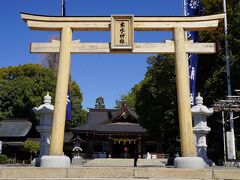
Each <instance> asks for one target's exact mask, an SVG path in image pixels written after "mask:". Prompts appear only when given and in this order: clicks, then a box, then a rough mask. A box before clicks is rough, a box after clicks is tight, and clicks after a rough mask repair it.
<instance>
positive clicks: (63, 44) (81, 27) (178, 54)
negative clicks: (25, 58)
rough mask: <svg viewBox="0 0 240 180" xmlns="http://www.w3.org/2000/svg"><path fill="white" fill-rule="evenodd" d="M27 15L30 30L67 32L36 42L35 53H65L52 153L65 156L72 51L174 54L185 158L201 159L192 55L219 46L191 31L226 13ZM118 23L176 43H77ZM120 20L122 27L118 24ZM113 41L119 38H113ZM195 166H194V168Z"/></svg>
mask: <svg viewBox="0 0 240 180" xmlns="http://www.w3.org/2000/svg"><path fill="white" fill-rule="evenodd" d="M21 17H22V19H23V20H24V21H25V22H26V23H27V25H28V26H29V28H30V29H33V30H45V31H61V40H60V41H52V42H50V43H31V50H30V51H31V52H32V53H60V58H59V66H58V74H57V87H56V95H55V108H54V115H53V125H52V135H51V148H50V151H51V152H50V153H51V155H52V156H62V155H63V138H64V128H65V114H66V99H67V89H68V81H69V73H70V56H71V53H80V54H94V53H96V54H110V53H131V54H154V53H156V54H160V53H172V54H173V53H174V54H175V64H176V65H175V71H176V87H177V98H178V114H179V129H180V139H181V152H182V156H183V157H186V158H188V157H194V156H195V153H194V152H195V151H194V148H195V147H194V142H193V129H192V116H191V108H190V90H189V72H188V58H187V53H195V54H211V53H215V51H216V48H215V44H214V43H194V42H192V41H188V40H187V39H186V37H185V31H205V30H214V29H216V28H217V27H218V24H219V21H220V20H222V19H223V18H224V14H218V15H211V16H198V17H136V16H135V17H133V16H132V17H131V16H130V18H129V15H118V16H112V17H56V16H54V17H53V16H40V15H32V14H25V13H22V14H21ZM127 17H128V18H127ZM118 19H120V21H121V20H122V21H124V22H129V23H128V26H129V27H128V28H130V29H131V28H132V31H133V30H134V31H172V32H173V35H174V38H173V41H166V42H164V43H135V42H134V41H133V37H134V34H132V37H130V39H129V42H128V44H124V43H122V42H123V41H122V40H124V42H125V39H122V40H121V38H122V37H120V35H121V34H118V36H119V37H117V38H116V39H115V40H117V41H119V42H116V41H115V40H113V39H112V40H111V43H82V42H80V41H73V40H72V32H73V31H110V30H111V28H112V27H113V28H114V26H116V25H117V26H118V28H119V27H121V24H120V25H119V24H118V23H119V22H116V21H117V20H118ZM114 20H116V21H115V22H116V24H112V22H114ZM131 26H132V27H131ZM113 30H114V29H112V31H113ZM129 32H131V31H129ZM122 35H123V34H122ZM130 36H131V35H130ZM112 38H114V37H113V36H112ZM131 39H132V42H131ZM120 41H121V42H120ZM112 43H114V44H112ZM111 44H112V45H111ZM64 165H65V164H64ZM64 165H63V166H64ZM180 166H181V165H180ZM190 166H192V164H191V165H190ZM190 166H186V167H190ZM183 167H185V166H183ZM196 168H198V167H196Z"/></svg>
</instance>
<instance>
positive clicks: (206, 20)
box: [21, 13, 224, 31]
mask: <svg viewBox="0 0 240 180" xmlns="http://www.w3.org/2000/svg"><path fill="white" fill-rule="evenodd" d="M21 17H22V19H23V20H24V21H25V22H26V23H27V24H28V26H29V28H30V29H33V30H46V31H59V30H61V29H62V28H63V27H71V28H72V30H74V31H109V30H110V28H111V27H110V25H111V17H99V16H98V17H62V16H41V15H34V14H26V13H21ZM223 18H224V14H217V15H210V16H198V17H189V16H187V17H161V16H158V17H144V16H142V17H140V16H139V17H138V16H136V17H134V30H135V31H172V30H173V29H174V28H176V27H181V28H183V29H184V30H186V31H204V30H209V29H215V28H217V27H218V23H219V20H222V19H223Z"/></svg>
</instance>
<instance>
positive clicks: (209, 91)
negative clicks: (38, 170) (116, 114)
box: [117, 0, 240, 136]
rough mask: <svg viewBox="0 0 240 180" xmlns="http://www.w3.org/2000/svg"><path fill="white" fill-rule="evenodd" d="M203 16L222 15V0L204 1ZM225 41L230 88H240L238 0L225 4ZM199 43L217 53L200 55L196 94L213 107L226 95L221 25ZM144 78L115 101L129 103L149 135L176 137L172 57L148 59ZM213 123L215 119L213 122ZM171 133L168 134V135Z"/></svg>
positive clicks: (222, 28) (162, 56)
mask: <svg viewBox="0 0 240 180" xmlns="http://www.w3.org/2000/svg"><path fill="white" fill-rule="evenodd" d="M201 2H202V11H201V12H202V15H211V14H217V13H222V11H223V4H222V0H203V1H201ZM227 9H228V30H229V31H228V33H229V35H228V37H227V39H228V42H229V49H230V69H231V82H232V89H239V88H240V83H239V82H240V75H239V74H240V51H239V49H240V1H239V0H234V1H227ZM199 35H200V38H199V39H200V42H215V43H216V45H217V53H216V54H213V55H200V57H199V61H198V74H197V91H199V92H201V93H202V96H203V97H204V104H205V105H207V106H212V105H213V103H214V101H216V100H217V99H222V98H225V96H226V95H227V81H226V61H225V43H224V38H225V36H224V26H223V22H221V23H220V26H219V28H218V29H217V30H215V31H206V32H200V33H199ZM148 64H149V67H148V70H147V73H146V74H145V78H144V80H143V81H141V82H140V83H139V84H137V85H135V86H134V87H133V88H132V89H131V91H130V92H129V93H128V94H126V95H123V96H122V97H121V99H120V100H118V101H117V107H119V105H120V104H121V103H122V102H123V101H126V102H127V103H129V104H131V106H133V108H134V109H135V110H136V112H137V114H138V115H139V122H140V124H141V125H142V126H143V127H145V128H147V129H148V130H149V132H151V133H152V134H157V133H161V132H165V134H166V135H169V134H171V135H172V136H175V135H176V134H177V133H176V132H177V129H178V125H177V124H178V116H177V104H176V103H177V98H176V86H175V83H176V82H175V74H174V72H175V70H174V66H175V65H174V61H173V57H172V56H166V55H158V56H153V57H149V59H148ZM214 121H216V120H214ZM169 132H170V133H169Z"/></svg>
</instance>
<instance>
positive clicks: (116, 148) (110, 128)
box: [71, 105, 163, 158]
mask: <svg viewBox="0 0 240 180" xmlns="http://www.w3.org/2000/svg"><path fill="white" fill-rule="evenodd" d="M137 118H138V116H137V114H136V113H135V112H134V111H132V110H131V109H130V107H129V106H128V105H123V106H122V107H121V108H120V109H93V108H91V109H89V112H88V117H87V121H86V124H85V125H83V126H81V127H76V128H72V129H71V131H72V133H73V134H74V135H75V136H79V137H81V138H82V139H84V140H85V141H86V142H87V143H86V144H82V146H83V153H84V154H85V155H86V157H88V158H133V156H134V152H135V149H137V150H138V152H139V155H140V156H143V155H144V154H146V153H147V152H150V153H152V154H155V155H156V156H155V157H157V155H159V156H160V154H162V153H163V148H162V147H161V144H160V141H159V140H156V138H154V139H153V138H152V137H151V136H150V135H149V134H148V133H147V130H146V129H144V128H143V127H141V126H140V125H139V124H138V121H137Z"/></svg>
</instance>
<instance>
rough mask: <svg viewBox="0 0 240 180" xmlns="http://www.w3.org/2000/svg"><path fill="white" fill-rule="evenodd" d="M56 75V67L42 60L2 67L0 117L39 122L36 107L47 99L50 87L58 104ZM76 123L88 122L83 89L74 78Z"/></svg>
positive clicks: (74, 114)
mask: <svg viewBox="0 0 240 180" xmlns="http://www.w3.org/2000/svg"><path fill="white" fill-rule="evenodd" d="M55 88H56V77H55V73H54V71H53V70H51V69H48V68H44V67H43V66H42V65H39V64H26V65H20V66H12V67H5V68H0V89H1V91H0V119H6V118H28V119H29V120H30V121H32V122H33V123H34V124H35V125H36V124H37V123H38V120H39V117H38V116H36V115H35V114H34V113H33V111H32V108H33V107H38V106H39V105H41V104H42V103H43V97H44V96H45V95H46V94H47V91H48V92H49V93H50V95H51V97H52V104H54V97H55ZM70 92H71V94H72V96H71V102H72V123H70V124H69V123H68V126H70V125H73V126H76V125H80V124H82V123H84V122H85V119H86V111H84V110H83V109H82V106H81V103H82V93H81V91H80V88H79V86H78V85H77V83H76V82H75V81H71V82H70Z"/></svg>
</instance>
